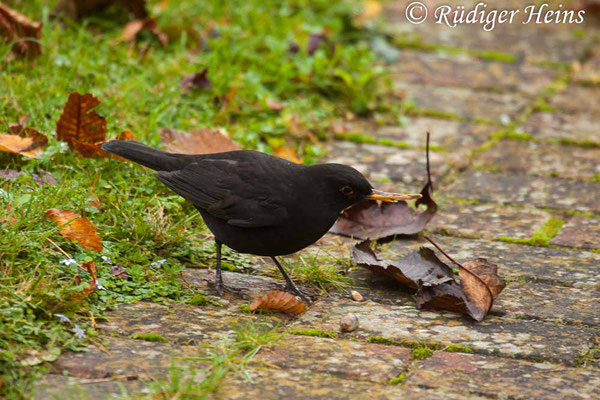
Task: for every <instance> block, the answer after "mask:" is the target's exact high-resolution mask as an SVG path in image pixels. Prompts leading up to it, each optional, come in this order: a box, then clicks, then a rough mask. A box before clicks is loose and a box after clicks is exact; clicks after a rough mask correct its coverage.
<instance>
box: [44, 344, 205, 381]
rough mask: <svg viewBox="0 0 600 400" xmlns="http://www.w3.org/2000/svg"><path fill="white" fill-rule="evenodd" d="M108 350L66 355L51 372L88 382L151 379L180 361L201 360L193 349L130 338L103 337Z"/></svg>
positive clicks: (56, 363)
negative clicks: (193, 358)
mask: <svg viewBox="0 0 600 400" xmlns="http://www.w3.org/2000/svg"><path fill="white" fill-rule="evenodd" d="M99 339H100V340H101V341H102V342H106V343H104V347H105V349H103V350H100V349H99V348H98V347H96V346H94V345H90V346H88V348H86V349H85V351H82V352H66V353H64V354H63V355H62V356H61V357H60V358H59V359H58V360H57V361H56V362H54V363H52V364H51V370H52V372H54V373H56V374H65V373H68V376H71V377H77V378H85V379H102V378H125V379H128V380H131V379H150V378H152V377H156V376H159V375H162V374H164V373H166V372H167V369H168V367H169V365H170V364H171V362H176V361H177V359H178V358H181V357H194V356H199V355H201V354H200V350H199V349H198V348H196V347H193V346H176V345H171V344H167V343H157V342H148V341H144V340H136V339H127V338H118V339H117V338H110V337H100V338H99Z"/></svg>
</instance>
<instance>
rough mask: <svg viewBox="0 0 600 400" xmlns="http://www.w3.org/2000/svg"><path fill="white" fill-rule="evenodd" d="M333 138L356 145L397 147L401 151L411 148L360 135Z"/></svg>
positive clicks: (399, 142)
mask: <svg viewBox="0 0 600 400" xmlns="http://www.w3.org/2000/svg"><path fill="white" fill-rule="evenodd" d="M335 138H336V139H338V140H345V141H347V142H352V143H358V144H379V145H382V146H389V147H398V148H402V149H410V148H411V146H410V145H408V144H407V143H406V142H402V141H399V140H393V139H388V138H377V137H373V136H369V135H365V134H362V133H336V135H335Z"/></svg>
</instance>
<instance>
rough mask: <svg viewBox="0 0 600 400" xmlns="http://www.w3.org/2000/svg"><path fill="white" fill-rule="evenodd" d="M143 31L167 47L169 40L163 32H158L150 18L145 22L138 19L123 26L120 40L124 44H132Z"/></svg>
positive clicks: (156, 25) (158, 29) (154, 22)
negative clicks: (145, 30) (146, 31)
mask: <svg viewBox="0 0 600 400" xmlns="http://www.w3.org/2000/svg"><path fill="white" fill-rule="evenodd" d="M144 29H147V30H148V31H149V32H150V33H152V34H153V35H154V36H155V37H156V38H157V39H158V41H159V42H160V44H162V45H163V46H167V45H168V44H169V38H168V37H167V35H165V33H164V32H163V31H161V30H160V28H159V27H158V24H157V23H156V21H155V20H153V19H152V18H148V19H146V20H139V19H138V20H135V21H131V22H130V23H128V24H127V25H125V28H124V29H123V33H121V39H122V40H123V41H124V42H133V41H134V40H135V39H136V38H137V36H138V35H139V33H140V32H141V31H143V30H144Z"/></svg>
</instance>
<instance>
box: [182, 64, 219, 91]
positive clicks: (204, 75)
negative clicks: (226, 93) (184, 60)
mask: <svg viewBox="0 0 600 400" xmlns="http://www.w3.org/2000/svg"><path fill="white" fill-rule="evenodd" d="M181 88H182V89H185V90H192V89H206V90H209V89H212V82H211V81H210V79H208V68H204V69H203V70H202V71H200V72H196V73H195V74H190V75H186V76H184V77H183V79H182V80H181Z"/></svg>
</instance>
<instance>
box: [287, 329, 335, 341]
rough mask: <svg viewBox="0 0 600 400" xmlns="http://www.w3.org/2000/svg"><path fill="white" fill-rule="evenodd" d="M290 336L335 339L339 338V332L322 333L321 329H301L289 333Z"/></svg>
mask: <svg viewBox="0 0 600 400" xmlns="http://www.w3.org/2000/svg"><path fill="white" fill-rule="evenodd" d="M288 333H289V334H290V335H299V336H314V337H320V338H329V339H334V338H336V337H337V332H329V331H322V330H320V329H301V330H291V331H288Z"/></svg>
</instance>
